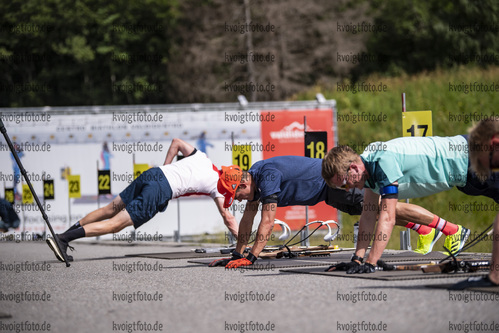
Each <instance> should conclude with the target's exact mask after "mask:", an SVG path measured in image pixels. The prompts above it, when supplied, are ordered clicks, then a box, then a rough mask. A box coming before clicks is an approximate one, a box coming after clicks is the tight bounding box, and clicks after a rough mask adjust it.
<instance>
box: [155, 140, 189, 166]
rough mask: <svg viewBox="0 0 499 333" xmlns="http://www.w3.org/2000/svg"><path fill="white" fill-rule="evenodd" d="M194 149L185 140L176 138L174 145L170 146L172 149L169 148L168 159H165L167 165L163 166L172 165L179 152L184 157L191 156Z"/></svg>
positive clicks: (173, 141)
mask: <svg viewBox="0 0 499 333" xmlns="http://www.w3.org/2000/svg"><path fill="white" fill-rule="evenodd" d="M194 149H195V148H194V147H193V146H192V145H190V144H188V143H187V142H185V141H184V140H181V139H178V138H175V139H173V140H172V143H171V144H170V148H168V152H167V153H166V158H165V163H163V165H167V164H170V163H172V161H173V159H174V158H175V156H177V154H178V152H179V151H180V152H181V153H182V155H184V156H189V155H190V154H191V153H192V152H193V151H194Z"/></svg>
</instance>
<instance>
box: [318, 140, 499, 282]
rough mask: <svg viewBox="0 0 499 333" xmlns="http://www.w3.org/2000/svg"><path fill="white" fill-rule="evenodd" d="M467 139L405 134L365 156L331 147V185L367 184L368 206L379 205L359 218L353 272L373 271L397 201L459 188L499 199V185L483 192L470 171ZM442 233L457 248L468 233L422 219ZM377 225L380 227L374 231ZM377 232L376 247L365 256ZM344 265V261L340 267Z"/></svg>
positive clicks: (326, 173) (325, 170)
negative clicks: (365, 257)
mask: <svg viewBox="0 0 499 333" xmlns="http://www.w3.org/2000/svg"><path fill="white" fill-rule="evenodd" d="M468 154H469V151H468V142H467V140H466V138H465V137H464V136H462V135H458V136H454V137H405V138H398V139H394V140H390V141H387V142H375V143H372V144H370V145H369V146H367V147H366V149H365V151H364V153H363V154H362V155H360V156H359V155H358V154H356V153H355V152H354V151H353V150H352V149H351V148H350V147H348V146H340V147H335V148H333V149H331V150H330V151H329V152H328V154H327V155H326V157H325V158H324V161H323V165H322V176H323V178H324V179H325V180H326V182H327V183H328V185H329V186H334V187H342V188H346V189H348V188H358V189H361V188H366V190H365V197H364V204H365V205H366V206H376V207H378V205H379V207H381V209H380V212H379V218H378V223H377V225H376V219H377V212H376V213H375V212H374V211H375V210H369V211H367V210H364V211H363V212H362V214H361V217H360V222H359V241H358V242H357V250H356V252H355V256H354V257H355V260H353V261H352V263H349V264H348V272H350V273H372V272H374V270H375V266H376V264H377V261H378V260H379V258H380V257H381V254H382V253H383V250H384V249H385V247H386V244H387V243H388V240H389V238H390V235H391V232H392V229H393V226H394V224H395V215H396V207H397V206H398V203H397V201H398V199H405V198H418V197H423V196H427V195H430V194H434V193H438V192H442V191H446V190H449V189H451V188H452V187H454V186H456V187H457V188H458V189H459V190H461V191H463V192H464V193H467V194H469V195H485V196H488V197H491V198H493V199H494V200H495V201H496V202H497V200H498V199H499V191H498V189H497V187H495V188H489V189H488V190H484V188H483V187H482V189H481V188H480V184H479V183H477V182H475V181H474V180H473V179H475V178H476V177H474V175H473V174H470V173H469V172H468V164H469V158H468ZM424 224H425V225H427V226H428V227H430V228H433V229H437V230H438V231H441V232H442V233H444V234H445V235H446V236H447V238H446V242H445V246H446V248H447V249H449V250H450V251H451V253H457V252H459V251H460V250H461V249H462V247H463V246H464V243H465V242H466V239H467V238H468V236H469V233H470V231H469V230H468V229H466V228H464V227H462V226H460V225H455V224H452V223H449V222H448V221H445V220H443V219H441V218H440V217H438V216H435V217H434V218H433V220H431V219H430V220H429V221H425V223H424ZM375 227H376V229H375ZM373 232H374V235H373V238H374V240H373V245H372V249H371V251H370V252H369V255H368V257H367V259H366V263H365V264H362V262H363V261H362V259H363V257H364V255H365V253H366V250H367V247H368V246H369V243H370V240H371V237H365V235H372V234H373ZM341 267H342V268H343V267H345V265H342V266H341Z"/></svg>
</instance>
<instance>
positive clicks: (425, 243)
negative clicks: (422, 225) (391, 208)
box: [414, 229, 442, 254]
mask: <svg viewBox="0 0 499 333" xmlns="http://www.w3.org/2000/svg"><path fill="white" fill-rule="evenodd" d="M440 236H442V233H441V232H440V231H439V230H437V229H431V231H430V233H429V234H428V235H419V238H418V247H417V249H416V250H414V252H416V253H421V254H428V253H430V252H431V250H432V249H433V245H435V243H436V242H437V240H438V239H439V238H440Z"/></svg>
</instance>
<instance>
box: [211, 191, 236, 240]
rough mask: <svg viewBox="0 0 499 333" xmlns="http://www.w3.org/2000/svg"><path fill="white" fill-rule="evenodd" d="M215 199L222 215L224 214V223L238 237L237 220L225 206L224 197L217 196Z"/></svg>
mask: <svg viewBox="0 0 499 333" xmlns="http://www.w3.org/2000/svg"><path fill="white" fill-rule="evenodd" d="M214 200H215V204H216V205H217V208H218V211H219V212H220V215H222V218H223V220H224V224H225V225H226V226H227V228H228V229H229V231H230V232H231V233H232V234H233V235H234V237H236V238H237V230H238V225H237V221H236V218H235V217H234V215H232V214H231V212H230V211H229V210H228V209H227V208H224V198H222V197H217V198H215V199H214Z"/></svg>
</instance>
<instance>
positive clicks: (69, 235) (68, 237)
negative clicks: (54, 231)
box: [59, 227, 85, 243]
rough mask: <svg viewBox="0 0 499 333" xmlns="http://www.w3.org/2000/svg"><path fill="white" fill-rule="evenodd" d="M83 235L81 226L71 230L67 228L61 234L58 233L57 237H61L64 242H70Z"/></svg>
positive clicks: (83, 231)
mask: <svg viewBox="0 0 499 333" xmlns="http://www.w3.org/2000/svg"><path fill="white" fill-rule="evenodd" d="M83 237H85V229H83V227H79V228H76V229H73V230H68V231H66V232H65V233H63V234H60V235H59V239H62V240H63V241H66V242H68V243H69V242H71V241H72V240H75V239H78V238H83Z"/></svg>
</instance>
